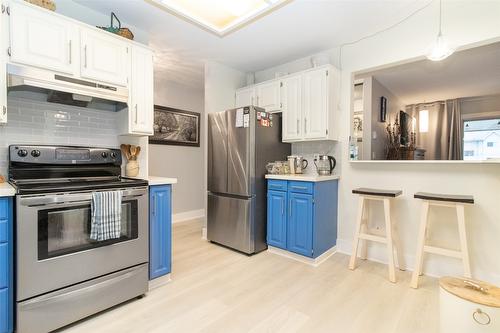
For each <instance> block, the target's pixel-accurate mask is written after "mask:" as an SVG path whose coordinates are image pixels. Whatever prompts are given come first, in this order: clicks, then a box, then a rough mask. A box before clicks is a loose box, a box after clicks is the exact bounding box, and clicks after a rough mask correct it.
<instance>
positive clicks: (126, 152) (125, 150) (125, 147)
mask: <svg viewBox="0 0 500 333" xmlns="http://www.w3.org/2000/svg"><path fill="white" fill-rule="evenodd" d="M120 149H121V151H122V153H123V155H125V157H126V158H127V160H130V158H131V156H130V145H126V144H122V145H121V146H120Z"/></svg>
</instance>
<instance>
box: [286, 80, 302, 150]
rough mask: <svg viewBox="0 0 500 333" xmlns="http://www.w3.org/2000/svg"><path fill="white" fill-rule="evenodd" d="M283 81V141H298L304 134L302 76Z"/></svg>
mask: <svg viewBox="0 0 500 333" xmlns="http://www.w3.org/2000/svg"><path fill="white" fill-rule="evenodd" d="M282 82H283V87H281V102H282V103H283V107H282V111H283V116H282V119H283V133H282V134H283V141H296V140H299V139H300V138H301V136H302V124H301V123H302V121H301V117H302V77H301V76H300V75H297V76H291V77H288V78H286V79H283V80H282Z"/></svg>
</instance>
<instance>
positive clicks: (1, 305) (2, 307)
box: [0, 288, 10, 333]
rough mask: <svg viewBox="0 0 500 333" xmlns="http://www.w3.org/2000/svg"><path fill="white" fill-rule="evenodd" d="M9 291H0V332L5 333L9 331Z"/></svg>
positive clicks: (4, 289) (5, 289)
mask: <svg viewBox="0 0 500 333" xmlns="http://www.w3.org/2000/svg"><path fill="white" fill-rule="evenodd" d="M9 314H10V311H9V289H7V288H3V289H0V332H1V333H6V332H10V330H9V326H10V325H9Z"/></svg>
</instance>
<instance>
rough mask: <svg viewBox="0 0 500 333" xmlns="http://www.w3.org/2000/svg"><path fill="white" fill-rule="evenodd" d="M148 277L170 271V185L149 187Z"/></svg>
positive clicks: (154, 276)
mask: <svg viewBox="0 0 500 333" xmlns="http://www.w3.org/2000/svg"><path fill="white" fill-rule="evenodd" d="M149 206H150V209H149V212H150V217H149V279H150V280H152V279H155V278H158V277H160V276H163V275H166V274H168V273H170V272H171V265H172V259H171V258H172V186H171V185H154V186H150V188H149Z"/></svg>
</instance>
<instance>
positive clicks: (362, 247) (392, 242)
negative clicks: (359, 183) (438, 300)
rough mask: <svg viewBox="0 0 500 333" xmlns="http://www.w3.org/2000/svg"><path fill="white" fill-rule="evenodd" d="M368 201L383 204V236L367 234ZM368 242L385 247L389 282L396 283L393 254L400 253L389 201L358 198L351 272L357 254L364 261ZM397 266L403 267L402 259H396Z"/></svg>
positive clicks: (350, 265) (387, 199)
mask: <svg viewBox="0 0 500 333" xmlns="http://www.w3.org/2000/svg"><path fill="white" fill-rule="evenodd" d="M368 200H377V201H382V202H383V204H384V221H385V233H386V234H385V236H381V235H374V234H373V233H368V231H369V229H368V225H367V224H368V207H367V206H368ZM368 240H370V241H376V242H379V243H383V244H385V245H386V246H387V254H388V267H389V281H391V282H396V268H395V267H396V266H395V252H397V254H398V255H401V253H400V252H399V251H397V250H398V246H399V238H397V235H395V234H394V230H393V225H392V220H391V199H389V198H384V199H378V198H376V199H375V198H365V197H363V196H360V197H359V205H358V214H357V217H356V231H355V234H354V240H353V246H352V254H351V259H350V260H349V269H351V270H353V269H354V268H355V267H356V260H357V257H358V252H360V257H361V258H362V259H366V249H367V244H366V242H367V241H368ZM398 265H400V266H399V267H402V266H403V265H404V264H403V259H402V257H401V258H398Z"/></svg>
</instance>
